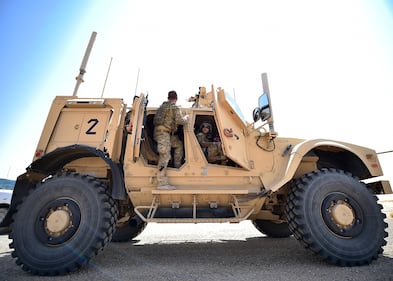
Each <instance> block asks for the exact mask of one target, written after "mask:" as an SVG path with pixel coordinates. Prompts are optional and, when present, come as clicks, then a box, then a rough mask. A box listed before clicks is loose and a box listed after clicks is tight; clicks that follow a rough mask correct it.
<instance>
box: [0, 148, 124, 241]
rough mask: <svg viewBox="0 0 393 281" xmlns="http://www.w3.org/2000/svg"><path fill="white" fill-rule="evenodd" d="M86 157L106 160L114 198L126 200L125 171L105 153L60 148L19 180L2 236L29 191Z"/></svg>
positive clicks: (2, 227) (32, 167)
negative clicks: (109, 170) (110, 174)
mask: <svg viewBox="0 0 393 281" xmlns="http://www.w3.org/2000/svg"><path fill="white" fill-rule="evenodd" d="M84 157H100V158H101V159H102V160H104V161H105V162H106V163H107V164H108V165H109V167H110V169H111V172H112V179H111V180H112V198H113V199H117V200H124V199H126V193H125V184H124V177H123V169H122V168H121V166H120V164H117V163H115V162H113V161H112V160H111V159H110V158H108V157H107V155H106V154H105V152H103V151H102V150H98V149H96V148H94V147H90V146H86V145H79V144H74V145H70V146H65V147H60V148H57V149H55V150H54V151H51V152H50V153H48V154H45V155H44V156H43V157H41V158H39V159H37V160H36V161H34V162H33V163H31V164H30V166H29V167H27V169H26V173H24V174H22V175H20V176H19V177H18V178H17V180H16V183H15V187H14V192H13V194H12V199H11V206H10V209H9V211H8V212H7V214H6V216H5V217H4V219H3V221H2V222H1V223H0V234H1V233H2V232H4V233H7V232H8V231H9V229H8V226H9V225H10V223H11V221H12V215H13V214H14V213H15V211H16V206H17V205H18V204H19V203H20V202H21V201H22V199H23V198H24V197H25V196H26V195H27V194H28V193H29V190H31V189H32V188H34V187H35V186H36V184H37V183H38V182H40V181H41V180H42V179H44V178H46V177H47V176H49V175H51V174H54V173H56V172H57V171H59V170H61V169H62V168H63V167H64V165H66V164H67V163H70V162H71V161H74V160H76V159H80V158H84Z"/></svg>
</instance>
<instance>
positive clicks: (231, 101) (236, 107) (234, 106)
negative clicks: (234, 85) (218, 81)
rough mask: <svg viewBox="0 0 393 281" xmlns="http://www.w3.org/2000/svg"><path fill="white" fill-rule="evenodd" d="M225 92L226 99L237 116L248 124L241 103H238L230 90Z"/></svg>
mask: <svg viewBox="0 0 393 281" xmlns="http://www.w3.org/2000/svg"><path fill="white" fill-rule="evenodd" d="M224 93H225V99H226V100H227V102H228V104H229V105H230V106H231V107H232V109H233V110H234V111H235V112H236V114H237V116H239V118H240V119H241V120H242V122H243V123H244V124H246V123H247V122H246V119H244V116H243V113H242V111H241V110H240V107H239V105H238V104H237V103H236V101H235V100H234V99H233V98H232V96H231V95H230V94H229V93H228V92H226V91H225V92H224Z"/></svg>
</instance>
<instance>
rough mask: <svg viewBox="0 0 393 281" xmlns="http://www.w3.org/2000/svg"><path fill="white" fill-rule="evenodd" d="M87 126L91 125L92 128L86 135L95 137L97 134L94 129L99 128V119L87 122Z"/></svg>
mask: <svg viewBox="0 0 393 281" xmlns="http://www.w3.org/2000/svg"><path fill="white" fill-rule="evenodd" d="M87 124H91V126H90V127H89V129H87V131H86V135H95V134H96V133H97V132H96V131H94V130H93V129H94V128H95V126H97V124H98V119H97V118H91V119H90V120H89V121H87Z"/></svg>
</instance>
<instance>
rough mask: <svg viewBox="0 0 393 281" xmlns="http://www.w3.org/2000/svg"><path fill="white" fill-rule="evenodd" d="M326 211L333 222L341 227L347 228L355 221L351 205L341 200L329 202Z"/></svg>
mask: <svg viewBox="0 0 393 281" xmlns="http://www.w3.org/2000/svg"><path fill="white" fill-rule="evenodd" d="M331 203H332V204H331V206H330V208H329V210H328V212H329V213H330V214H331V216H332V218H333V220H334V222H335V223H336V224H337V225H339V226H340V227H343V228H349V227H351V226H353V225H354V223H355V214H354V211H353V209H352V206H351V205H349V204H348V203H346V202H345V201H343V200H339V201H337V202H331Z"/></svg>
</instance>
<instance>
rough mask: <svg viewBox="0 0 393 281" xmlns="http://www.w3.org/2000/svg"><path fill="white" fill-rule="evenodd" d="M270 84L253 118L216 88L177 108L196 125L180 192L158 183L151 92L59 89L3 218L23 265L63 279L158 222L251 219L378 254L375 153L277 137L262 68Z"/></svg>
mask: <svg viewBox="0 0 393 281" xmlns="http://www.w3.org/2000/svg"><path fill="white" fill-rule="evenodd" d="M262 81H263V83H262V84H263V92H262V94H261V95H260V97H259V100H258V106H257V108H256V109H255V110H254V111H253V112H252V119H253V122H252V123H249V122H247V121H246V119H245V118H244V116H243V114H242V113H241V111H240V108H239V107H238V106H237V104H236V102H235V101H234V100H233V99H232V98H231V95H229V94H228V93H227V92H226V91H225V90H224V89H221V88H218V89H215V88H214V87H213V86H212V87H211V89H209V90H206V88H204V87H201V88H199V89H198V90H197V92H198V93H197V94H195V95H194V96H193V97H192V98H190V100H191V101H193V102H194V103H193V105H192V106H191V107H190V108H182V109H181V111H182V113H183V114H184V115H185V114H187V115H188V116H189V123H188V124H187V125H184V126H180V127H179V128H178V132H177V133H178V135H179V136H180V138H181V139H182V141H183V144H184V159H182V165H181V167H179V168H175V167H174V166H171V163H170V164H169V168H168V171H167V176H168V178H169V182H170V184H171V185H173V186H175V187H176V189H174V190H160V189H157V185H158V183H157V171H158V167H157V161H158V154H157V151H156V145H155V141H154V139H153V129H154V128H153V127H154V126H153V118H154V115H155V113H156V110H157V108H152V107H148V97H147V96H146V95H145V94H144V93H141V94H139V95H137V96H135V98H134V100H133V104H132V106H130V107H128V106H127V105H126V104H125V103H124V102H123V100H122V99H121V98H78V97H77V96H74V95H72V96H57V97H56V98H55V99H54V101H53V104H52V106H51V108H50V110H49V114H48V117H47V120H46V123H45V125H44V128H43V131H42V135H41V138H40V140H39V142H38V145H37V149H36V151H35V153H34V158H33V161H32V163H30V165H29V166H28V168H27V170H26V172H25V173H24V174H22V175H20V176H19V177H18V178H17V182H16V185H15V189H14V194H13V198H12V205H11V207H10V210H9V212H8V213H7V216H6V218H5V219H4V221H3V223H2V227H3V228H4V227H9V231H10V233H9V237H10V239H12V243H11V244H10V247H11V248H12V249H13V253H12V256H13V257H14V258H15V259H16V263H17V264H18V265H20V266H21V267H22V269H23V270H25V271H28V272H31V273H32V274H37V275H61V274H66V273H68V272H72V271H75V270H77V269H78V268H80V267H81V266H83V265H84V264H86V263H88V262H89V260H90V259H91V258H92V257H94V256H95V255H96V254H97V253H98V252H100V250H101V249H103V248H104V247H105V246H106V245H107V244H108V243H109V242H110V241H117V242H124V241H129V240H131V239H133V238H134V237H135V236H137V235H138V234H139V233H140V232H141V231H143V229H144V227H145V226H146V224H147V223H150V222H156V223H224V222H230V223H238V222H242V221H245V220H250V221H252V222H253V224H254V225H255V227H256V228H257V229H258V230H259V231H261V232H262V233H264V234H265V235H267V236H269V237H288V236H291V235H293V236H294V237H295V238H296V239H297V240H299V241H300V242H301V244H303V245H304V246H305V247H306V248H308V249H310V250H311V251H312V252H314V253H316V254H318V255H320V256H321V257H322V259H324V260H326V261H327V262H330V263H332V264H336V265H341V266H354V265H364V264H369V263H370V262H372V261H373V260H374V259H377V258H378V256H379V255H380V254H381V253H382V251H383V246H384V245H385V244H386V241H385V237H386V236H387V232H386V231H385V228H386V227H387V224H386V223H385V222H384V218H385V215H384V214H383V213H382V212H381V206H380V205H379V204H378V203H377V198H376V196H375V195H376V194H384V193H392V190H391V187H390V184H389V182H388V181H380V180H375V181H373V178H376V177H378V176H382V175H383V173H382V168H381V165H380V163H379V161H378V156H377V154H376V152H375V151H374V150H372V149H369V148H365V147H361V146H357V145H354V144H350V143H344V142H339V141H333V140H328V139H314V140H303V139H297V138H281V137H279V136H278V134H277V132H276V131H275V130H274V120H273V110H272V103H271V97H270V92H269V87H268V81H267V75H266V74H262ZM250 116H251V113H250ZM204 122H208V123H209V124H211V126H212V134H214V135H215V141H214V145H219V146H220V151H222V154H223V155H221V157H219V161H214V162H211V161H208V157H207V156H206V154H205V153H204V151H203V149H202V148H201V146H200V144H199V143H198V141H197V137H196V134H197V133H198V130H199V128H200V126H201V124H202V123H204ZM365 180H367V181H366V182H367V183H365ZM261 254H263V253H261Z"/></svg>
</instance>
